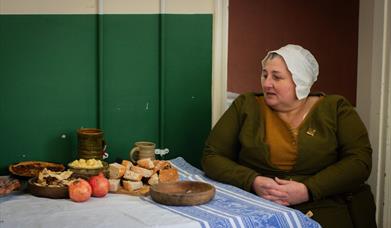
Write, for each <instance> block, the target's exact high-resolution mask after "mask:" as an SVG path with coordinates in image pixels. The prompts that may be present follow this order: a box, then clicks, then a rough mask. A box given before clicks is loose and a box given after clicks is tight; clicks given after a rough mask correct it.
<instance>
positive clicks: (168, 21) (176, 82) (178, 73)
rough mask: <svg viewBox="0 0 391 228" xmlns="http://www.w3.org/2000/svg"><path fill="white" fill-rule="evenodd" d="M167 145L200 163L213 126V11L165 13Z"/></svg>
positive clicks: (165, 135) (173, 152)
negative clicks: (193, 13) (209, 12)
mask: <svg viewBox="0 0 391 228" xmlns="http://www.w3.org/2000/svg"><path fill="white" fill-rule="evenodd" d="M162 22H163V26H162V30H163V32H162V41H163V42H162V46H163V50H164V51H163V55H162V56H163V69H162V70H163V73H162V80H163V85H164V88H163V91H164V99H163V102H164V107H163V110H164V115H163V116H164V131H163V133H164V134H163V139H164V140H163V142H164V145H163V146H164V147H168V148H169V149H170V154H169V158H173V157H177V156H182V157H184V158H185V159H186V160H187V161H189V162H190V163H192V164H193V165H195V166H198V167H199V166H200V158H201V152H202V149H203V146H204V142H205V140H206V137H207V135H208V133H209V131H210V126H211V85H212V77H211V75H212V65H211V64H212V59H211V58H212V15H199V14H197V15H170V14H168V15H163V20H162Z"/></svg>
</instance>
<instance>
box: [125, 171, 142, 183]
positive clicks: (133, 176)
mask: <svg viewBox="0 0 391 228" xmlns="http://www.w3.org/2000/svg"><path fill="white" fill-rule="evenodd" d="M123 178H124V179H127V180H131V181H141V179H142V178H143V175H141V174H140V173H136V172H134V171H132V170H126V171H125V174H124V176H123Z"/></svg>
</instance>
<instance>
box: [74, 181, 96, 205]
mask: <svg viewBox="0 0 391 228" xmlns="http://www.w3.org/2000/svg"><path fill="white" fill-rule="evenodd" d="M68 190H69V198H71V200H73V201H75V202H84V201H87V200H88V199H89V198H90V197H91V191H92V190H91V186H90V184H89V183H88V182H87V181H86V180H83V179H81V178H80V179H77V180H74V181H72V182H71V183H70V184H69V186H68Z"/></svg>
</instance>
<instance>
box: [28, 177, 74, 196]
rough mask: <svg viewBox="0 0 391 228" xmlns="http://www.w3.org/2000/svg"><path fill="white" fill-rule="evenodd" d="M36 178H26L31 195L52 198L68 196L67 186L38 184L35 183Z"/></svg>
mask: <svg viewBox="0 0 391 228" xmlns="http://www.w3.org/2000/svg"><path fill="white" fill-rule="evenodd" d="M36 180H37V177H33V178H30V179H29V180H28V185H27V188H28V191H29V192H30V193H31V194H32V195H34V196H38V197H45V198H52V199H65V198H69V193H68V186H61V187H60V186H56V187H49V186H39V185H36V184H35V182H36Z"/></svg>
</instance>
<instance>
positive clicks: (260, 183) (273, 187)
mask: <svg viewBox="0 0 391 228" xmlns="http://www.w3.org/2000/svg"><path fill="white" fill-rule="evenodd" d="M252 188H253V190H254V192H255V193H256V194H257V195H258V196H260V197H262V198H264V199H267V200H270V201H273V202H275V203H278V204H281V205H284V206H288V205H289V202H288V200H287V199H288V197H289V195H288V193H287V192H286V191H285V190H284V189H283V188H281V187H280V186H279V184H278V183H277V182H276V181H275V180H273V179H272V178H269V177H263V176H257V177H256V178H255V179H254V182H253V184H252Z"/></svg>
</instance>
